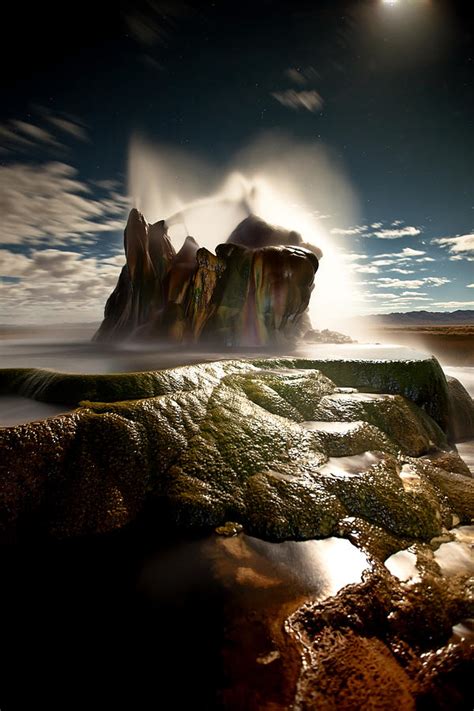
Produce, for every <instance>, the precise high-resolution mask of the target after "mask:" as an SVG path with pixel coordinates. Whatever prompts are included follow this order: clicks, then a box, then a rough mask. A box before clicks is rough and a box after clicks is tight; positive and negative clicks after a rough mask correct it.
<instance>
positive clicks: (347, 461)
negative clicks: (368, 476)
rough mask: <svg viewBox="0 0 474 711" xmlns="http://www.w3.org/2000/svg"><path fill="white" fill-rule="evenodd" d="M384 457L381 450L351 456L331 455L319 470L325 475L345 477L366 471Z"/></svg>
mask: <svg viewBox="0 0 474 711" xmlns="http://www.w3.org/2000/svg"><path fill="white" fill-rule="evenodd" d="M383 458H384V457H383V454H381V453H380V452H363V454H355V455H353V456H351V457H330V458H329V459H328V461H327V462H326V463H325V464H323V465H322V466H320V467H318V471H319V472H320V473H321V474H324V475H325V476H334V477H337V478H340V479H344V478H346V477H347V476H351V475H354V474H360V473H361V472H366V471H367V469H369V468H370V467H373V466H374V465H375V464H378V463H379V462H381V461H382V460H383Z"/></svg>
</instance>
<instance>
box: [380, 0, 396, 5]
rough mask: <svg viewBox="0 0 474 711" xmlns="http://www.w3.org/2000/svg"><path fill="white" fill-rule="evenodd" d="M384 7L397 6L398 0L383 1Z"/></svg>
mask: <svg viewBox="0 0 474 711" xmlns="http://www.w3.org/2000/svg"><path fill="white" fill-rule="evenodd" d="M382 2H383V4H384V5H397V4H398V0H382Z"/></svg>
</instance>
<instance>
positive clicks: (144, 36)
mask: <svg viewBox="0 0 474 711" xmlns="http://www.w3.org/2000/svg"><path fill="white" fill-rule="evenodd" d="M128 6H129V7H128V8H127V9H126V10H125V12H124V19H125V22H126V24H127V26H128V30H129V32H130V34H131V36H132V37H133V39H135V40H136V41H137V42H138V43H139V44H142V45H145V46H146V47H152V46H153V45H167V44H168V42H169V40H170V38H171V37H172V35H173V34H174V33H175V32H176V30H177V28H178V20H179V19H181V18H183V17H185V16H187V15H189V14H190V13H191V12H192V8H191V5H188V3H187V2H183V1H182V0H147V3H145V4H144V5H143V6H142V8H140V9H138V8H137V6H136V4H135V3H130V2H129V3H128Z"/></svg>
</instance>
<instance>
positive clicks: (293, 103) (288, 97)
mask: <svg viewBox="0 0 474 711" xmlns="http://www.w3.org/2000/svg"><path fill="white" fill-rule="evenodd" d="M271 95H272V96H273V98H274V99H276V100H277V101H278V102H279V103H280V104H282V106H286V107H287V108H288V109H295V110H298V109H307V110H308V111H312V112H313V113H314V112H316V111H320V109H322V107H323V105H324V100H323V98H322V96H321V95H320V94H319V93H318V92H317V91H316V89H308V90H306V91H305V90H303V91H296V89H287V90H286V91H274V92H272V93H271Z"/></svg>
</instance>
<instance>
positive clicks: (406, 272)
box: [388, 268, 415, 274]
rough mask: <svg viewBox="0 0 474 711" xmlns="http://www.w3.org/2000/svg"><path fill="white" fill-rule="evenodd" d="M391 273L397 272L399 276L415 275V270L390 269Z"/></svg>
mask: <svg viewBox="0 0 474 711" xmlns="http://www.w3.org/2000/svg"><path fill="white" fill-rule="evenodd" d="M388 271H389V272H397V273H398V274H414V273H415V270H414V269H400V268H394V269H389V270H388Z"/></svg>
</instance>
